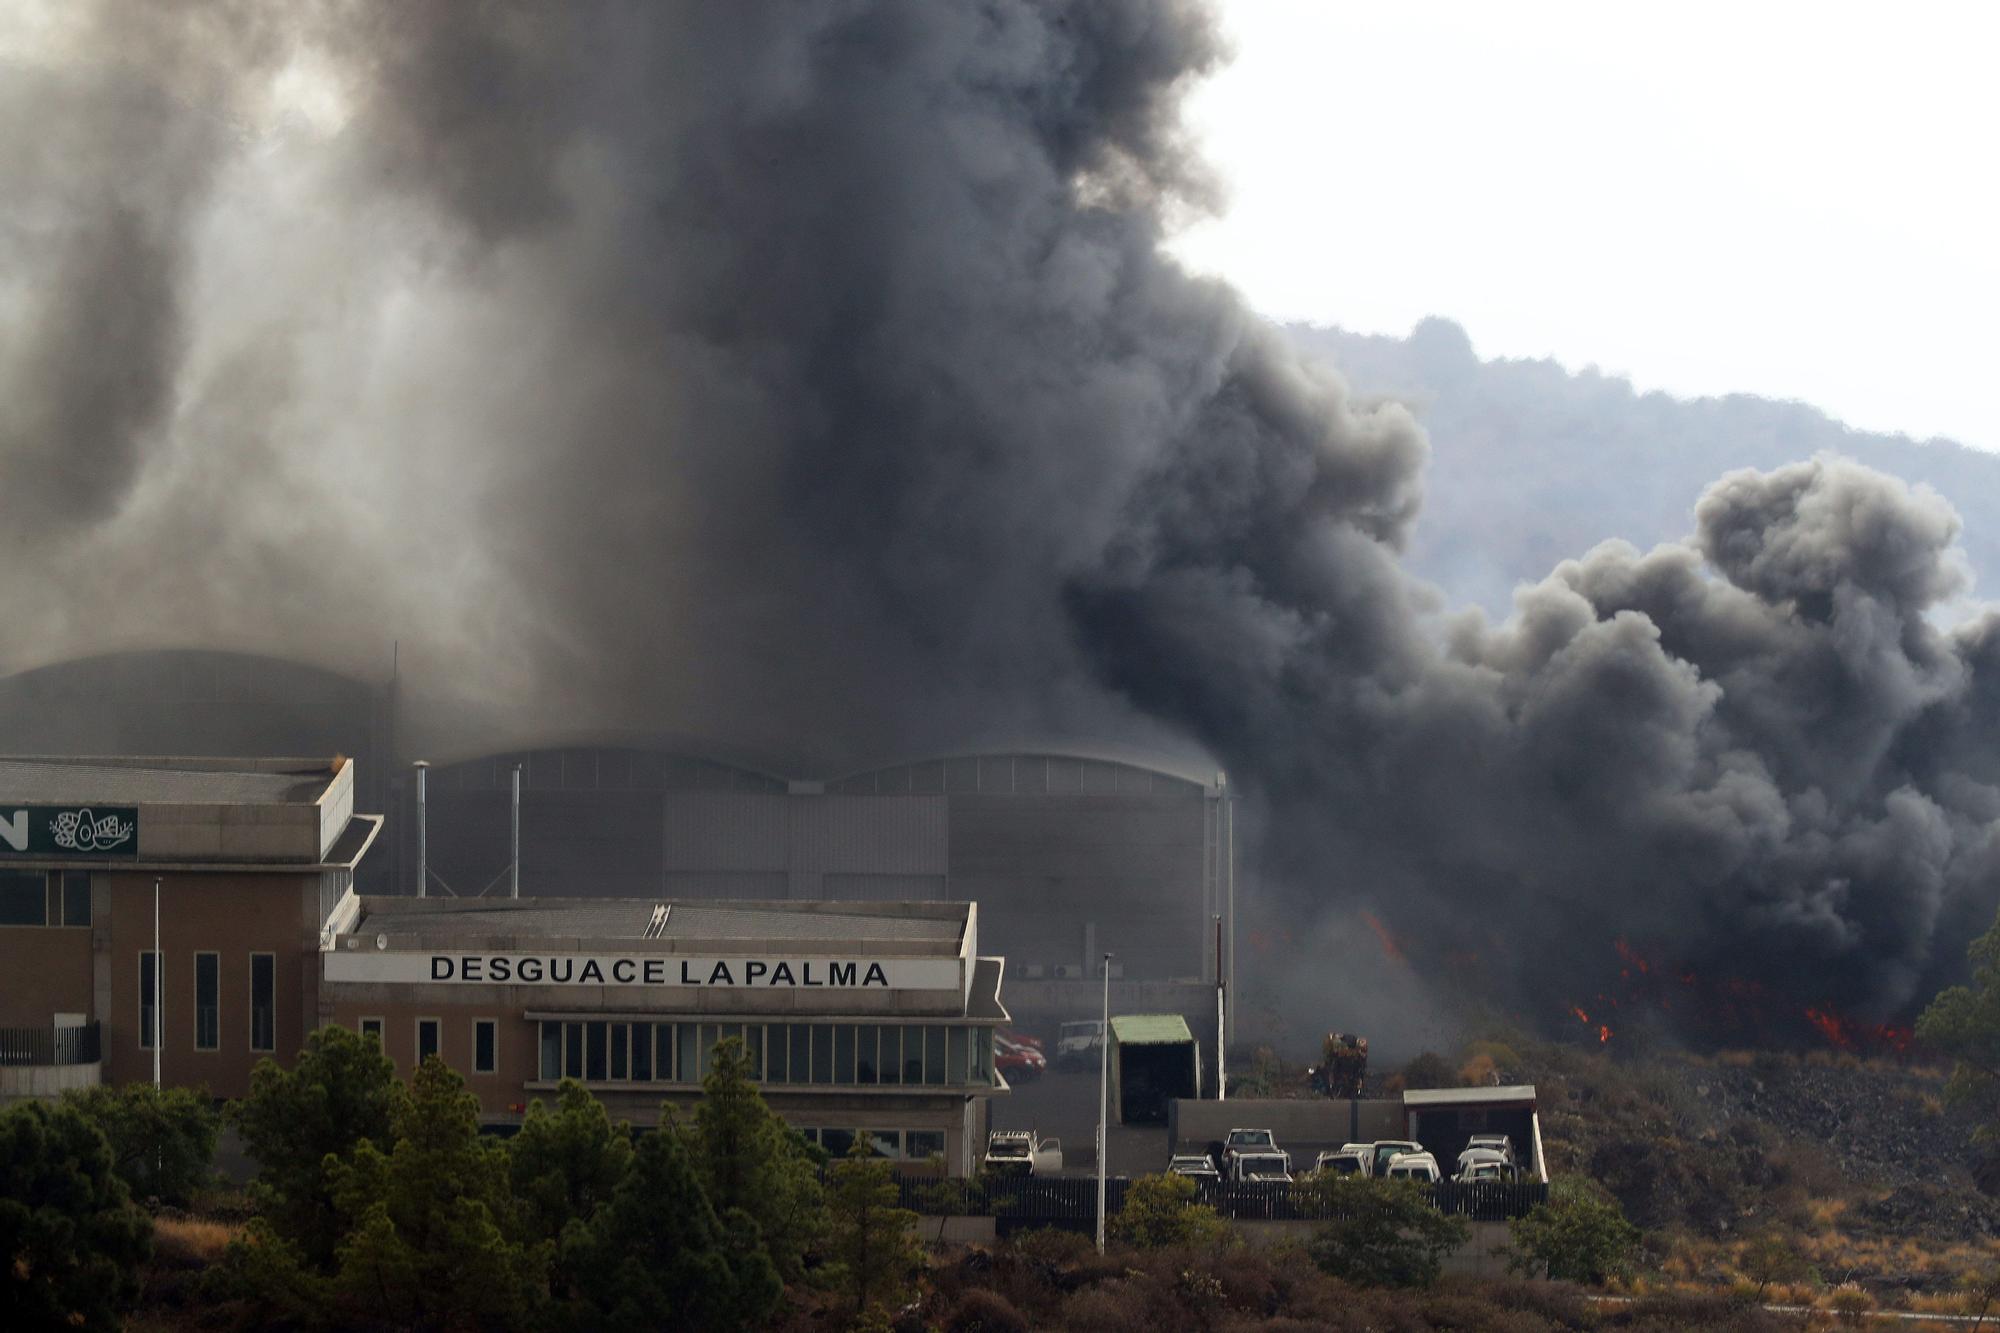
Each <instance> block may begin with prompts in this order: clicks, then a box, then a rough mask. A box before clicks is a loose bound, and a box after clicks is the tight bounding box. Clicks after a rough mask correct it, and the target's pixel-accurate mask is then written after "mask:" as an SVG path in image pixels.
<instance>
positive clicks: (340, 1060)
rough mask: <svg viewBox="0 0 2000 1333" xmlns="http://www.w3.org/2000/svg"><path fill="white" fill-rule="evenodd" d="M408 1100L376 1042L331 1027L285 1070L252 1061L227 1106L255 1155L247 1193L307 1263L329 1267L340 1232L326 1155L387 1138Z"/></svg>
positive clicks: (341, 1155)
mask: <svg viewBox="0 0 2000 1333" xmlns="http://www.w3.org/2000/svg"><path fill="white" fill-rule="evenodd" d="M405 1100H406V1095H405V1093H404V1090H403V1085H402V1084H401V1083H399V1082H397V1081H396V1067H395V1065H393V1064H391V1063H390V1061H389V1057H388V1056H386V1055H384V1054H382V1047H381V1044H380V1043H378V1042H376V1041H374V1040H373V1039H367V1040H364V1039H362V1038H361V1037H358V1036H356V1035H355V1034H354V1033H352V1032H349V1031H348V1030H347V1029H345V1028H342V1027H336V1026H328V1027H323V1028H320V1029H319V1030H318V1031H316V1032H314V1033H313V1034H312V1035H311V1036H310V1037H308V1038H307V1039H306V1046H305V1049H304V1050H303V1051H301V1052H300V1053H299V1058H298V1061H297V1063H296V1064H295V1065H294V1066H293V1067H292V1068H291V1069H289V1070H288V1069H285V1068H283V1067H281V1066H280V1065H279V1064H278V1062H277V1061H275V1060H271V1059H264V1060H260V1061H258V1062H257V1067H256V1069H255V1070H253V1071H252V1072H251V1075H250V1095H249V1096H248V1097H245V1098H244V1099H243V1100H242V1101H240V1102H237V1103H236V1104H235V1105H233V1106H232V1107H231V1108H230V1110H229V1118H230V1120H231V1122H232V1123H233V1124H234V1125H235V1126H236V1128H237V1131H238V1132H239V1133H241V1134H242V1136H243V1143H244V1146H245V1147H246V1148H248V1149H249V1152H250V1156H251V1157H252V1158H254V1159H256V1162H257V1167H258V1170H257V1178H256V1180H255V1181H253V1182H252V1183H251V1186H250V1197H251V1200H252V1201H253V1202H254V1203H255V1204H256V1205H257V1211H258V1213H259V1214H260V1215H261V1216H262V1217H263V1218H264V1219H265V1221H266V1222H267V1223H268V1224H269V1225H270V1228H271V1231H272V1233H273V1234H274V1235H275V1236H277V1237H279V1238H280V1239H282V1240H284V1241H286V1242H288V1243H289V1244H290V1245H292V1246H294V1247H296V1249H297V1251H298V1253H299V1255H300V1257H301V1258H302V1259H303V1260H304V1261H305V1263H306V1264H308V1265H309V1266H311V1267H313V1268H316V1269H322V1270H326V1269H330V1268H331V1267H332V1264H333V1259H334V1247H335V1246H336V1244H338V1242H339V1240H340V1236H341V1221H340V1217H339V1215H338V1213H337V1211H336V1210H335V1207H334V1201H333V1182H332V1177H331V1175H330V1173H329V1171H328V1168H327V1165H326V1159H327V1158H328V1157H333V1158H335V1159H337V1160H342V1161H345V1160H349V1159H351V1158H352V1156H353V1154H354V1151H355V1148H356V1147H357V1146H358V1145H359V1144H360V1143H362V1142H363V1141H364V1140H365V1141H368V1142H372V1143H377V1144H386V1143H389V1142H390V1141H391V1135H392V1133H393V1130H392V1124H393V1120H394V1117H395V1116H396V1114H397V1113H398V1111H399V1109H400V1108H401V1107H402V1106H403V1104H404V1102H405Z"/></svg>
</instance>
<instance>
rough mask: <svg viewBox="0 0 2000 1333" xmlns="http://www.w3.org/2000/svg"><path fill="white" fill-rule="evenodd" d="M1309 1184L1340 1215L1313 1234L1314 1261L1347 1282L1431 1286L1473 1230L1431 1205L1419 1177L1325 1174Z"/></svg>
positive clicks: (1336, 1214) (1459, 1218)
mask: <svg viewBox="0 0 2000 1333" xmlns="http://www.w3.org/2000/svg"><path fill="white" fill-rule="evenodd" d="M1308 1188H1310V1189H1311V1190H1313V1191H1315V1192H1317V1193H1319V1194H1320V1195H1321V1196H1323V1197H1324V1198H1325V1199H1326V1200H1327V1201H1328V1202H1329V1203H1330V1204H1331V1205H1332V1210H1333V1212H1334V1214H1335V1216H1334V1219H1333V1220H1332V1221H1330V1222H1328V1223H1326V1224H1325V1225H1324V1226H1322V1227H1321V1228H1320V1229H1319V1231H1318V1233H1317V1234H1316V1235H1315V1236H1314V1237H1313V1240H1312V1244H1311V1252H1312V1257H1313V1262H1314V1263H1316V1264H1318V1265H1319V1266H1320V1268H1321V1270H1322V1271H1324V1272H1327V1273H1330V1274H1331V1275H1333V1276H1334V1277H1337V1278H1340V1279H1341V1280H1342V1281H1345V1282H1353V1283H1356V1284H1358V1285H1360V1286H1367V1287H1427V1286H1429V1285H1430V1284H1431V1283H1433V1282H1435V1281H1437V1279H1438V1274H1439V1273H1440V1272H1441V1271H1442V1270H1443V1267H1444V1256H1445V1255H1446V1254H1448V1253H1450V1252H1451V1251H1452V1250H1455V1249H1457V1248H1458V1247H1459V1246H1460V1245H1463V1244H1464V1243H1465V1242H1466V1240H1467V1238H1468V1237H1470V1236H1471V1234H1472V1228H1471V1227H1469V1226H1467V1225H1466V1223H1465V1219H1464V1218H1461V1217H1447V1216H1445V1215H1444V1214H1443V1213H1440V1212H1439V1211H1438V1210H1437V1209H1436V1208H1434V1207H1432V1206H1431V1201H1430V1199H1429V1198H1428V1197H1426V1195H1425V1194H1424V1191H1423V1190H1422V1189H1421V1188H1420V1187H1419V1186H1418V1185H1417V1184H1416V1183H1415V1182H1414V1181H1408V1180H1371V1179H1368V1178H1367V1177H1365V1176H1336V1175H1321V1176H1319V1177H1317V1178H1316V1179H1315V1180H1314V1181H1313V1182H1312V1184H1311V1185H1310V1186H1309V1187H1308Z"/></svg>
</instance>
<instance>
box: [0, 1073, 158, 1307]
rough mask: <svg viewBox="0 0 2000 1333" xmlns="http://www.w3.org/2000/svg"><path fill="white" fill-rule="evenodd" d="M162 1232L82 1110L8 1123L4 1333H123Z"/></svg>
mask: <svg viewBox="0 0 2000 1333" xmlns="http://www.w3.org/2000/svg"><path fill="white" fill-rule="evenodd" d="M152 1245H153V1229H152V1224H151V1223H150V1222H149V1221H148V1220H147V1218H146V1215H145V1214H144V1213H142V1212H140V1211H139V1210H138V1209H137V1208H135V1207H133V1206H132V1201H131V1197H130V1196H129V1195H128V1194H127V1193H126V1190H125V1185H124V1182H123V1181H121V1180H119V1179H118V1177H117V1175H116V1174H115V1173H114V1172H113V1171H112V1165H111V1148H110V1145H109V1144H107V1143H106V1142H105V1140H104V1135H103V1134H101V1133H99V1132H98V1130H97V1128H96V1127H95V1126H94V1125H92V1124H91V1123H90V1122H89V1121H88V1120H86V1119H85V1118H84V1117H83V1116H82V1115H80V1114H78V1113H77V1111H76V1109H75V1108H74V1107H69V1106H48V1105H45V1104H43V1103H41V1102H27V1103H24V1104H22V1105H20V1106H15V1107H13V1108H11V1109H9V1110H8V1111H6V1112H4V1113H0V1328H9V1329H16V1328H18V1329H40V1328H76V1327H81V1328H85V1329H116V1328H118V1327H119V1324H120V1320H119V1316H118V1312H119V1310H120V1309H121V1308H123V1307H124V1306H126V1305H129V1304H130V1303H131V1302H132V1299H133V1298H134V1297H135V1296H136V1295H137V1294H138V1291H139V1278H138V1271H139V1265H140V1264H141V1263H143V1262H145V1259H146V1257H147V1255H148V1254H150V1253H151V1251H152Z"/></svg>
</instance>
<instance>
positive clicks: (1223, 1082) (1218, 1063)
mask: <svg viewBox="0 0 2000 1333" xmlns="http://www.w3.org/2000/svg"><path fill="white" fill-rule="evenodd" d="M1222 987H1223V980H1222V918H1221V917H1219V916H1218V917H1216V918H1215V1100H1217V1101H1219V1102H1220V1101H1227V1100H1228V1099H1229V1074H1228V1072H1227V1069H1226V1066H1225V1065H1224V1063H1223V1060H1224V1053H1225V1052H1226V1050H1227V1045H1226V1043H1225V1042H1224V1041H1223V1036H1224V1021H1223V1020H1224V1016H1225V1011H1224V1007H1223V1003H1222Z"/></svg>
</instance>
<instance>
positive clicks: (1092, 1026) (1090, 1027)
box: [1062, 1019, 1097, 1037]
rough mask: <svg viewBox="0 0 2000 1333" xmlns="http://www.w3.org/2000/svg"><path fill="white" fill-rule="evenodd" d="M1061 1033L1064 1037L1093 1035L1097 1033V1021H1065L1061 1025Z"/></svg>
mask: <svg viewBox="0 0 2000 1333" xmlns="http://www.w3.org/2000/svg"><path fill="white" fill-rule="evenodd" d="M1062 1034H1063V1036H1065V1037H1094V1036H1096V1035H1097V1021H1096V1020H1095V1019H1092V1020H1091V1021H1090V1022H1088V1023H1065V1024H1063V1025H1062Z"/></svg>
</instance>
